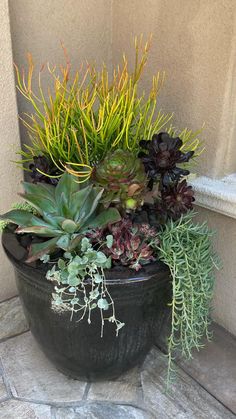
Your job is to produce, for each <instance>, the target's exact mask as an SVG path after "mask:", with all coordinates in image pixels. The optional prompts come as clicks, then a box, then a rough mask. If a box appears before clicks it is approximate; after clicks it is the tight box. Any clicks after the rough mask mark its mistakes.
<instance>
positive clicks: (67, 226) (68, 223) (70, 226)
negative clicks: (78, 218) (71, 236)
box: [61, 219, 77, 233]
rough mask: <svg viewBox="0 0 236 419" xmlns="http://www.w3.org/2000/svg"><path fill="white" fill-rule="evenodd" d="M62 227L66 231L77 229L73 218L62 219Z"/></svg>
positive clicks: (71, 231) (70, 231) (72, 231)
mask: <svg viewBox="0 0 236 419" xmlns="http://www.w3.org/2000/svg"><path fill="white" fill-rule="evenodd" d="M61 226H62V228H63V230H64V231H66V233H74V232H75V231H76V229H77V224H76V223H75V222H74V221H73V220H68V219H66V220H64V221H63V223H62V225H61Z"/></svg>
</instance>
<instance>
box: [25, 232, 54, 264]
mask: <svg viewBox="0 0 236 419" xmlns="http://www.w3.org/2000/svg"><path fill="white" fill-rule="evenodd" d="M56 243H57V237H53V239H50V240H47V241H45V242H43V243H35V244H33V245H32V246H31V247H30V251H29V256H28V259H27V260H26V262H28V263H30V262H33V261H35V260H37V259H39V258H40V257H41V256H43V255H44V254H45V253H51V252H53V251H54V250H55V249H56Z"/></svg>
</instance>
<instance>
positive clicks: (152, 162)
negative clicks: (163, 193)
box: [139, 132, 194, 188]
mask: <svg viewBox="0 0 236 419" xmlns="http://www.w3.org/2000/svg"><path fill="white" fill-rule="evenodd" d="M182 145H183V142H182V140H181V139H180V138H179V137H176V138H173V137H170V135H169V134H168V133H166V132H162V133H160V134H154V135H153V137H152V140H151V141H145V140H142V141H141V142H140V146H141V148H143V151H141V152H140V153H139V158H141V160H142V162H143V164H144V167H145V170H146V173H147V175H148V177H149V178H150V183H149V186H150V187H151V188H152V186H153V183H154V182H155V181H156V180H160V185H161V187H162V186H163V187H167V186H169V185H171V184H175V183H177V182H178V181H179V180H180V179H181V177H182V176H187V175H188V174H189V171H188V170H187V169H183V168H180V167H177V166H176V164H178V163H186V162H188V161H189V159H190V158H191V157H192V156H193V154H194V151H188V152H187V153H183V152H182V151H181V150H180V149H181V147H182Z"/></svg>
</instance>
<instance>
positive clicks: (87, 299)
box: [46, 237, 124, 337]
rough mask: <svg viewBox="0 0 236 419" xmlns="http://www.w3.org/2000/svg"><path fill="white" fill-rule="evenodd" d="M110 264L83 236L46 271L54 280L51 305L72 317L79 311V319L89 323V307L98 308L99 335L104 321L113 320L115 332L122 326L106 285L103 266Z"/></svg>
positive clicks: (49, 277)
mask: <svg viewBox="0 0 236 419" xmlns="http://www.w3.org/2000/svg"><path fill="white" fill-rule="evenodd" d="M108 240H109V241H110V238H108ZM110 267H111V258H110V257H107V256H106V255H105V254H104V253H103V252H101V251H100V250H95V249H94V248H93V247H92V244H91V243H90V240H89V239H88V238H87V237H84V238H83V239H82V240H81V242H80V245H79V247H78V248H77V251H76V252H72V253H70V252H65V253H64V258H63V259H59V260H58V262H57V265H53V268H52V269H50V270H49V271H48V272H47V274H46V278H47V279H48V280H50V281H53V282H56V283H57V285H56V286H55V292H54V293H53V294H52V306H53V308H54V309H55V308H56V309H57V310H60V309H62V310H65V311H70V312H71V315H72V316H73V315H74V313H78V317H77V318H78V321H80V320H82V319H84V317H85V315H87V320H88V323H89V324H90V323H91V312H92V310H94V309H98V310H100V313H101V337H102V336H103V326H104V321H105V320H108V321H110V322H113V323H115V325H116V333H117V334H118V331H119V330H120V329H121V327H123V326H124V324H123V323H121V322H120V321H119V320H118V319H117V318H116V316H115V307H114V302H113V300H112V297H111V295H110V293H109V291H108V289H107V286H106V279H105V275H104V269H109V268H110ZM104 312H108V317H104Z"/></svg>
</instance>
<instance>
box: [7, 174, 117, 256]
mask: <svg viewBox="0 0 236 419" xmlns="http://www.w3.org/2000/svg"><path fill="white" fill-rule="evenodd" d="M23 185H24V189H25V194H24V195H22V196H23V198H24V199H25V200H26V201H27V202H29V203H30V204H31V205H32V206H33V207H34V208H35V209H36V210H37V212H38V214H39V216H36V215H34V214H31V213H29V212H27V211H24V210H17V209H16V210H12V211H9V212H7V213H6V214H4V215H1V216H0V218H1V219H2V220H8V221H10V222H12V223H14V224H17V225H18V228H17V229H16V231H15V232H16V233H17V234H21V233H30V234H35V235H37V236H42V237H45V239H46V241H44V242H43V243H37V244H33V245H32V246H31V248H30V251H29V257H28V260H27V261H28V262H32V261H34V260H36V259H38V258H40V257H41V256H42V255H44V254H46V253H51V252H53V251H54V250H55V249H56V248H61V249H63V250H66V251H71V250H73V249H75V248H76V246H77V245H78V243H79V242H80V240H81V238H82V234H84V233H85V232H86V231H87V230H88V229H90V228H96V227H103V226H106V225H107V224H108V223H113V222H117V221H119V220H120V214H119V212H118V211H117V209H115V208H109V209H107V210H103V209H102V210H101V209H100V210H99V209H98V204H99V203H100V200H101V197H102V194H103V189H101V188H97V187H94V186H92V185H90V186H87V187H85V188H83V189H81V187H80V185H79V184H78V183H77V182H76V181H75V178H74V177H73V176H72V175H70V174H69V173H64V174H63V176H62V177H61V179H60V181H59V183H58V184H57V186H56V187H54V186H52V185H46V184H37V185H34V184H31V183H27V182H24V183H23Z"/></svg>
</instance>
